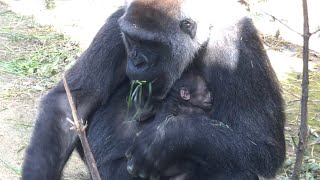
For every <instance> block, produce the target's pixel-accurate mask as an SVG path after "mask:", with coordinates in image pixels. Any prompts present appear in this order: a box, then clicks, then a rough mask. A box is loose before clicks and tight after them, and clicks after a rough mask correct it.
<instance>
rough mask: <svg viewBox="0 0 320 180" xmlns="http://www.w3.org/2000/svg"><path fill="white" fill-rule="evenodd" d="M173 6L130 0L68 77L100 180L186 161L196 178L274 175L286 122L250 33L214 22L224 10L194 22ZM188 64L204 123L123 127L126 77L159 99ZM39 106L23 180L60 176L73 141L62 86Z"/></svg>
mask: <svg viewBox="0 0 320 180" xmlns="http://www.w3.org/2000/svg"><path fill="white" fill-rule="evenodd" d="M146 2H148V3H146ZM179 2H180V1H173V0H163V1H153V0H135V1H133V3H131V4H129V5H128V6H127V7H126V8H121V9H120V10H118V11H116V12H115V13H114V14H113V15H112V16H111V17H110V18H109V19H108V21H107V22H106V23H105V25H104V26H103V27H102V28H101V30H100V31H99V32H98V34H97V35H96V37H95V38H94V40H93V42H92V44H91V46H90V47H89V48H88V49H87V50H86V51H85V52H84V53H83V55H82V56H81V57H80V58H79V60H78V61H77V63H76V64H75V65H74V67H73V68H72V69H70V70H69V71H68V73H67V81H68V83H69V85H70V87H71V90H72V93H73V96H74V99H75V100H76V104H77V108H78V111H79V114H80V116H81V117H82V118H83V119H86V120H90V121H89V129H88V138H89V142H90V145H91V147H92V151H93V153H94V156H95V158H96V161H97V165H98V168H99V172H100V174H101V177H102V178H103V179H105V178H107V177H108V178H109V179H124V180H125V179H135V178H133V177H132V176H131V175H130V174H129V173H128V172H127V170H126V169H127V164H126V163H128V166H129V169H130V168H133V169H134V172H133V174H135V175H139V176H150V175H153V176H158V175H162V177H163V176H164V175H166V173H167V170H168V169H170V168H171V167H172V166H174V165H175V164H177V163H178V164H179V163H183V162H186V166H188V164H189V163H191V165H194V166H191V167H195V168H194V170H193V172H194V173H195V174H196V176H197V179H256V178H257V176H264V177H273V176H274V175H275V173H276V171H277V169H278V168H279V167H280V166H281V164H282V162H283V161H284V158H285V142H284V133H283V127H284V118H285V117H284V112H283V100H282V97H281V93H280V88H279V85H278V81H277V79H276V77H275V74H274V72H273V70H272V68H271V65H270V63H269V59H268V57H267V55H266V52H265V50H264V49H263V45H262V44H261V41H260V39H259V37H258V33H257V31H256V29H255V28H254V26H253V24H252V22H251V20H250V19H248V18H246V17H241V16H239V15H237V16H234V17H232V16H231V15H230V17H231V19H233V20H232V21H230V23H229V24H228V25H227V26H225V25H226V22H223V23H222V25H221V26H220V25H219V23H218V22H217V23H216V21H215V20H217V19H221V18H223V17H226V20H225V21H227V19H228V18H227V17H229V14H230V13H228V12H226V13H224V12H223V13H224V14H223V15H222V14H219V15H216V16H214V15H212V14H211V13H215V12H217V11H214V10H212V11H208V13H209V14H210V16H209V15H207V14H205V16H209V17H210V18H209V19H212V22H207V21H202V18H204V17H203V16H202V14H200V15H199V16H193V13H194V11H191V12H188V11H187V10H186V12H184V11H185V9H187V8H185V6H183V7H184V8H180V4H179ZM187 2H189V1H186V2H184V3H187ZM195 3H196V5H202V4H201V3H198V4H197V2H195ZM187 5H188V4H187ZM219 5H220V4H219ZM219 5H216V6H218V7H217V8H219ZM207 6H209V5H208V4H204V7H207ZM181 7H182V6H181ZM210 8H216V7H210ZM180 10H181V12H180ZM219 12H221V11H219ZM188 13H190V16H185V14H187V15H188ZM216 17H219V18H216ZM220 17H221V18H220ZM190 18H191V19H193V21H194V22H196V23H197V26H196V27H197V28H196V29H197V32H196V33H195V36H194V37H191V36H190V35H189V34H188V33H185V31H183V30H181V29H180V23H181V22H182V21H183V20H185V19H190ZM223 19H225V18H223ZM206 20H208V19H206ZM228 22H229V21H228ZM121 32H123V34H122V35H121ZM121 36H123V37H121ZM128 37H129V40H128ZM122 38H123V39H122ZM127 59H128V60H127ZM188 66H192V67H195V68H197V69H198V70H199V73H201V76H202V77H204V79H205V80H206V82H207V83H208V86H209V88H210V89H211V90H212V96H213V99H214V101H213V107H214V108H213V109H212V112H210V118H202V117H201V116H197V117H193V116H186V117H183V116H179V119H177V118H171V119H168V120H167V121H160V120H159V121H157V120H152V119H149V120H147V121H145V122H142V123H137V122H135V121H127V104H126V98H127V95H128V94H129V89H130V84H129V80H130V79H131V80H148V81H152V82H153V94H152V95H153V98H155V99H157V100H163V99H165V97H166V94H167V92H168V91H170V88H171V87H172V85H173V83H174V82H175V81H176V80H177V79H179V77H180V76H181V74H182V73H183V71H184V70H185V69H186V68H187V67H188ZM40 107H41V108H40V110H39V114H38V119H37V122H36V126H35V129H34V132H33V136H32V140H31V144H30V146H29V147H28V150H27V152H26V156H25V161H24V166H23V178H22V179H26V180H29V179H30V180H31V179H32V180H37V179H39V180H40V179H41V180H42V179H59V178H60V177H61V171H62V169H63V167H64V165H65V162H66V161H67V160H68V158H69V156H70V154H71V152H72V151H73V149H74V148H75V146H77V145H78V142H79V140H78V138H77V136H76V134H75V133H74V132H72V131H70V130H69V124H68V123H67V121H66V120H65V119H66V118H67V117H69V118H71V112H70V108H69V106H68V103H67V98H66V95H65V91H64V88H63V85H62V83H61V82H60V83H59V84H58V85H57V86H56V87H55V88H54V89H52V90H51V91H50V92H49V93H48V94H47V95H46V96H45V97H44V98H43V99H42V102H41V106H40ZM160 115H161V114H160ZM129 119H130V117H129ZM159 119H161V118H159ZM211 119H217V120H219V121H221V122H222V123H223V125H221V124H219V123H217V121H213V120H211ZM124 130H127V131H124ZM136 132H139V133H138V135H137V136H136V137H135V139H134V141H133V140H132V139H133V136H134V134H135V133H136ZM131 145H132V146H131ZM130 146H131V147H130ZM129 147H130V148H129ZM127 148H129V150H127ZM126 152H127V155H128V159H127V158H126V157H125V153H126ZM163 178H164V179H165V177H163ZM136 179H139V178H136Z"/></svg>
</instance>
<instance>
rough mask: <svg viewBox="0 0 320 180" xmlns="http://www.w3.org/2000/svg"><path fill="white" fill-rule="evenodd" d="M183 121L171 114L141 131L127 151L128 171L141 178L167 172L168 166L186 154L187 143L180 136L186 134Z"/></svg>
mask: <svg viewBox="0 0 320 180" xmlns="http://www.w3.org/2000/svg"><path fill="white" fill-rule="evenodd" d="M182 121H183V120H178V119H176V117H172V116H169V117H167V118H166V120H164V121H162V122H161V123H159V124H157V125H156V126H154V124H153V127H146V128H144V129H143V130H142V131H140V132H139V133H138V134H137V136H136V138H135V140H134V143H133V145H132V146H131V147H130V148H129V150H128V151H127V153H126V156H127V158H128V162H127V169H128V172H129V173H130V174H132V175H133V176H139V177H141V178H146V177H158V175H159V174H162V175H163V174H166V173H165V171H166V168H168V167H169V165H170V164H172V163H174V161H175V160H177V159H178V158H181V157H180V156H179V155H180V154H184V153H183V151H184V150H185V148H184V147H186V146H185V145H186V143H185V142H181V141H180V140H181V139H185V138H180V137H182V136H184V134H185V133H184V131H181V130H182V129H183V127H182V126H183V125H182V124H183V123H182ZM181 125H182V126H181ZM182 141H183V140H182Z"/></svg>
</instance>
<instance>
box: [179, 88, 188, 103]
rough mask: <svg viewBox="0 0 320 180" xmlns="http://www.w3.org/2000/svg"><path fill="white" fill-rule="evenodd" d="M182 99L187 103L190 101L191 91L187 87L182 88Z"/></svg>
mask: <svg viewBox="0 0 320 180" xmlns="http://www.w3.org/2000/svg"><path fill="white" fill-rule="evenodd" d="M180 97H181V98H182V99H183V100H186V101H188V100H190V91H189V90H188V89H187V88H185V87H182V88H180Z"/></svg>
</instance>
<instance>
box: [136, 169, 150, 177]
mask: <svg viewBox="0 0 320 180" xmlns="http://www.w3.org/2000/svg"><path fill="white" fill-rule="evenodd" d="M138 175H139V177H141V178H147V177H148V174H147V173H146V171H145V170H141V171H139V173H138Z"/></svg>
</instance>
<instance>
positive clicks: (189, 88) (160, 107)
mask: <svg viewBox="0 0 320 180" xmlns="http://www.w3.org/2000/svg"><path fill="white" fill-rule="evenodd" d="M212 102H213V101H212V95H211V92H210V90H209V88H208V86H207V83H206V82H205V80H204V79H203V78H202V77H201V75H200V74H199V73H198V72H196V71H195V70H192V69H190V70H188V71H186V72H184V73H183V75H182V76H181V78H180V79H179V80H177V81H176V82H175V84H174V85H173V87H172V88H171V90H170V91H169V93H168V95H167V97H166V99H165V100H164V102H162V103H158V104H157V105H155V106H153V107H151V106H145V107H147V108H145V109H142V110H141V109H139V111H137V112H139V113H137V114H136V115H135V120H138V121H139V122H140V123H142V124H143V123H144V122H146V123H149V121H145V120H146V119H148V118H149V117H152V116H155V118H154V122H152V124H153V123H159V130H161V128H160V127H161V126H163V125H164V126H165V124H166V123H167V121H168V120H177V121H180V120H181V121H183V120H188V119H189V118H196V119H201V118H209V117H208V115H209V112H210V111H211V109H212V104H213V103H212ZM151 104H156V103H151ZM155 112H157V113H156V114H155ZM142 121H143V122H142ZM163 130H164V131H166V129H165V128H164V129H163ZM168 133H170V132H168ZM179 162H180V163H178V164H173V165H168V167H169V168H167V169H166V170H165V171H164V172H163V173H162V176H163V175H164V176H167V177H170V180H191V179H197V175H196V174H195V173H194V172H197V171H196V168H197V163H196V162H193V161H192V160H190V159H182V161H179ZM181 162H183V163H181ZM129 173H131V172H130V168H129Z"/></svg>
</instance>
